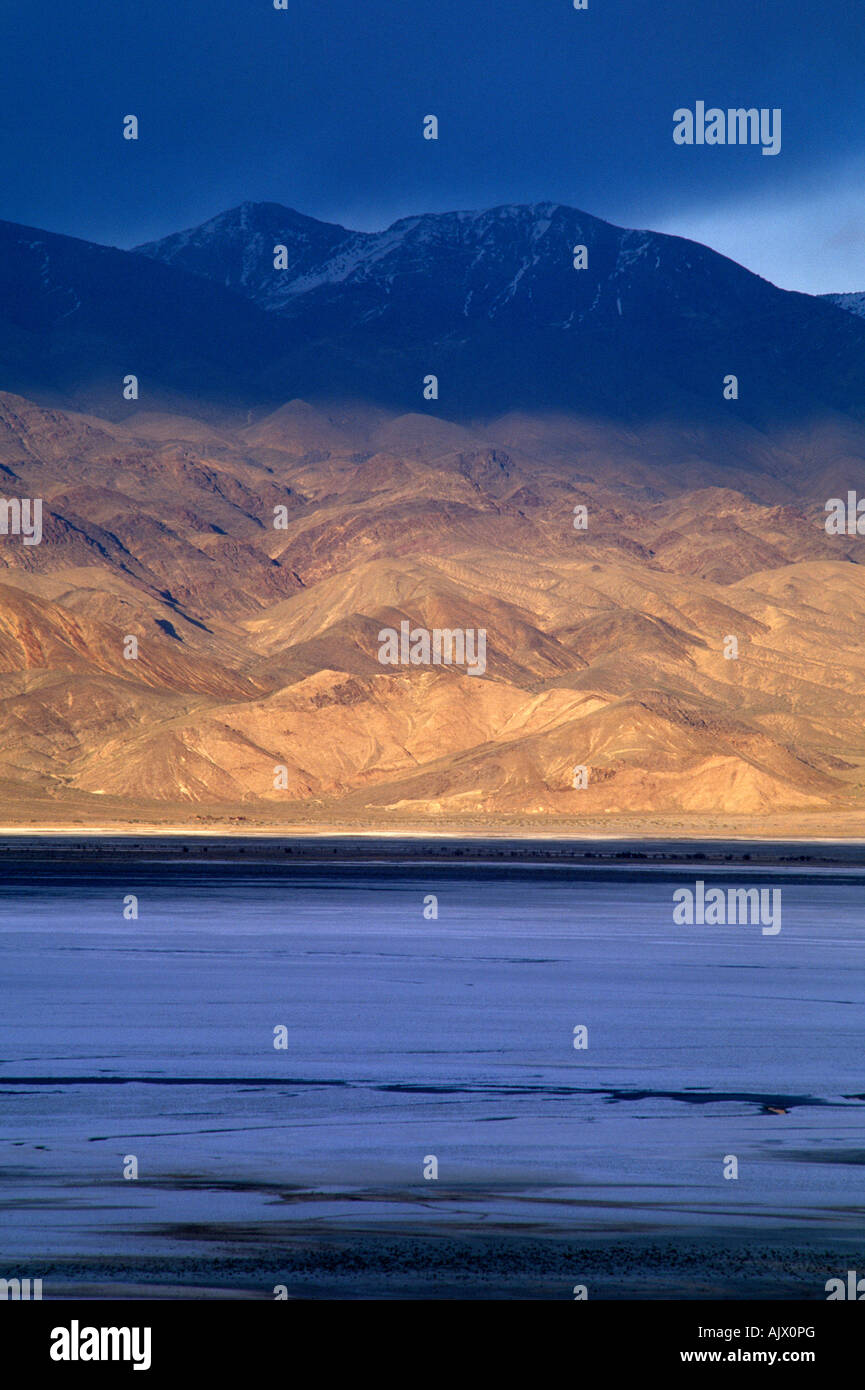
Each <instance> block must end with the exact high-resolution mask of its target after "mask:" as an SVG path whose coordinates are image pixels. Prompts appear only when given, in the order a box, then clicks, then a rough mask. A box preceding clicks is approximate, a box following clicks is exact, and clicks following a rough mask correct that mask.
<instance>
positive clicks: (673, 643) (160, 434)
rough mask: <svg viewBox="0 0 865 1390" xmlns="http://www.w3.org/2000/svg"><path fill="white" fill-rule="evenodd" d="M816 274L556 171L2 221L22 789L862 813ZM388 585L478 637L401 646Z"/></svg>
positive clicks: (849, 561)
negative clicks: (366, 202)
mask: <svg viewBox="0 0 865 1390" xmlns="http://www.w3.org/2000/svg"><path fill="white" fill-rule="evenodd" d="M578 246H583V247H585V248H586V251H585V259H586V260H587V268H586V269H580V270H577V269H575V268H574V256H575V251H574V248H575V247H578ZM275 247H282V248H284V251H283V252H280V253H279V255H280V261H281V262H284V268H283V269H278V270H277V269H275V268H274V248H275ZM831 300H832V297H822V298H821V297H812V296H807V295H801V294H792V293H789V292H786V291H783V290H779V289H777V288H775V287H774V286H772V285H770V284H768V283H767V282H766V281H764V280H761V279H759V277H757V276H754V275H752V274H750V273H749V272H748V271H747V270H745V269H743V268H742V267H741V266H738V265H736V264H734V263H733V262H731V261H729V260H726V259H725V258H724V257H721V256H718V255H717V254H716V253H714V252H712V251H710V250H709V249H708V248H706V247H702V246H699V245H697V244H695V243H692V242H687V241H684V240H681V239H679V238H675V237H669V236H661V235H658V234H655V233H647V232H633V231H626V230H622V229H619V228H616V227H613V226H612V225H610V224H609V223H606V222H602V221H600V220H599V219H597V218H593V217H590V216H589V215H587V214H585V213H581V212H577V211H575V210H573V209H569V208H563V207H560V206H558V205H554V204H541V205H535V206H531V207H505V208H495V209H491V210H489V211H486V212H478V213H452V214H436V215H429V216H422V217H413V218H407V219H403V220H402V221H400V222H397V223H395V224H394V226H393V227H391V228H389V229H388V230H387V231H384V232H378V233H358V232H352V231H349V230H346V229H345V228H343V227H339V226H334V225H330V224H326V223H322V222H319V221H317V220H315V219H313V218H307V217H304V216H302V215H301V214H299V213H296V212H292V211H290V210H288V209H285V208H281V207H279V206H278V205H275V204H244V205H242V206H241V207H240V208H237V209H234V210H232V211H230V212H227V213H224V214H222V215H221V216H219V217H217V218H214V219H212V220H211V221H210V222H207V223H205V224H204V225H203V226H201V227H199V228H196V229H193V230H192V231H188V232H182V233H178V234H177V235H175V236H171V237H167V238H165V239H163V240H162V241H159V242H156V243H150V244H148V245H146V246H142V247H138V248H136V249H135V250H134V251H120V250H116V249H113V248H105V247H99V246H95V245H93V244H90V243H87V242H81V241H76V240H74V239H72V238H68V237H63V236H59V235H57V234H54V233H48V232H42V231H38V230H34V229H29V228H23V227H19V226H15V225H14V224H10V223H0V476H2V478H3V489H4V494H5V497H6V498H7V499H8V498H15V497H22V498H23V497H30V498H33V497H40V498H42V499H43V505H44V528H43V529H44V535H43V541H42V543H41V544H40V545H37V546H25V545H23V543H22V541H21V538H20V537H16V536H14V535H5V536H0V670H2V672H3V683H2V693H0V788H2V791H3V795H4V804H5V806H6V807H7V818H8V819H9V820H11V821H17V822H18V823H22V824H24V823H26V824H31V825H32V824H36V823H43V824H44V823H58V824H112V825H136V824H139V825H143V824H148V823H169V822H172V823H182V824H186V825H189V824H195V825H198V824H200V825H205V826H206V825H213V824H219V825H225V826H229V825H234V826H245V825H246V826H249V825H256V824H273V825H280V826H282V825H287V824H291V825H314V826H322V825H328V826H365V827H368V828H374V829H380V828H381V827H382V826H383V825H385V826H394V827H404V826H406V825H437V826H439V827H442V826H444V827H448V826H471V827H473V828H486V829H489V828H496V827H499V826H513V827H518V828H521V829H525V828H526V827H527V826H534V827H556V826H559V827H561V826H567V827H575V826H576V827H583V828H592V829H599V828H601V829H603V828H609V827H621V826H623V825H626V826H627V827H629V828H632V829H637V830H642V831H646V830H650V831H651V830H656V831H658V832H659V833H660V832H661V831H662V830H663V831H665V832H670V831H672V830H673V829H675V830H676V831H677V832H687V831H688V830H690V829H691V828H692V826H693V825H695V824H698V825H699V826H700V827H702V828H703V829H704V830H705V828H706V827H707V826H708V827H709V828H710V829H718V830H719V831H723V832H724V833H730V832H731V829H732V830H735V829H736V828H737V827H741V826H746V825H747V826H748V828H749V831H750V833H754V827H755V825H756V826H757V827H758V828H759V827H762V828H763V829H765V827H767V826H772V827H778V828H780V829H783V830H784V831H785V833H786V832H789V831H790V829H791V827H793V828H796V827H799V828H804V829H803V833H861V826H862V808H863V805H865V735H863V732H862V718H861V714H862V696H863V687H865V652H863V650H862V644H861V637H860V633H861V626H862V620H863V614H865V568H863V566H862V563H861V553H860V546H861V545H862V540H861V538H859V537H858V536H848V535H842V536H834V535H828V534H827V532H826V529H825V527H824V524H823V522H824V504H825V501H826V499H828V498H829V497H832V496H841V497H846V494H847V491H848V490H850V489H858V490H859V492H860V493H865V419H863V402H865V393H863V389H862V388H863V386H865V322H863V321H862V319H861V318H860V317H859V316H858V315H857V313H856V312H850V311H849V308H850V307H851V306H846V305H842V304H838V303H834V302H831ZM130 373H133V374H135V375H136V376H137V378H138V382H139V397H138V399H129V400H127V399H125V398H124V396H123V391H122V384H123V380H124V378H125V377H126V376H127V375H128V374H130ZM431 374H432V375H435V376H436V377H437V378H438V385H439V394H438V399H427V398H426V397H425V395H424V389H423V386H424V381H425V379H426V378H428V377H429V376H430V375H431ZM730 374H733V375H735V376H736V377H737V378H738V386H739V392H738V398H737V399H725V397H724V392H723V389H722V388H723V383H724V379H725V377H727V376H729V375H730ZM575 507H585V509H586V524H585V527H584V528H581V527H578V526H577V525H575ZM277 514H279V516H280V518H281V521H280V524H279V525H278V526H276V525H274V518H275V517H276V515H277ZM403 622H408V623H409V624H411V625H420V626H424V627H427V628H430V629H432V628H437V627H438V628H445V627H446V628H464V629H483V630H484V631H485V632H486V634H487V666H486V671H485V673H484V674H483V676H482V677H479V678H478V677H471V676H468V675H466V673H465V671H464V670H460V669H459V668H458V667H439V668H429V667H423V666H406V667H388V666H383V665H382V664H381V662H380V661H379V659H378V648H379V633H380V632H381V630H382V629H385V628H391V627H393V628H397V629H398V628H399V626H400V624H401V623H403ZM130 636H135V638H136V639H137V643H138V655H137V656H136V657H133V658H130V657H129V656H128V654H127V647H128V638H129V637H130ZM731 637H733V638H735V639H736V640H735V646H736V648H737V650H736V653H735V655H732V656H731V655H730V641H729V639H730V638H731ZM578 766H579V767H584V768H586V769H587V773H588V785H587V786H586V787H581V788H578V787H577V786H575V785H574V781H575V778H574V772H575V768H577V767H578ZM277 768H278V769H280V778H279V785H278V786H277V785H276V783H275V770H276V769H277Z"/></svg>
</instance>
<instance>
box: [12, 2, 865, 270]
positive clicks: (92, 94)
mask: <svg viewBox="0 0 865 1390" xmlns="http://www.w3.org/2000/svg"><path fill="white" fill-rule="evenodd" d="M0 52H2V54H3V58H2V65H3V86H2V102H0V126H2V140H3V151H4V159H3V177H2V184H0V187H2V194H0V216H2V217H4V218H7V219H9V220H11V221H17V222H26V223H30V224H33V225H36V226H40V227H46V228H49V229H51V230H53V231H59V232H67V233H70V234H72V235H75V236H81V237H86V238H89V239H92V240H94V241H102V242H109V243H112V244H115V245H120V246H131V245H133V244H135V243H136V242H139V241H143V240H146V239H148V238H151V237H156V236H161V235H163V234H165V233H167V232H170V231H175V230H178V229H179V228H182V227H187V226H191V225H193V224H195V223H197V222H200V221H203V220H204V219H205V218H207V217H209V216H212V215H213V214H215V213H216V212H219V211H222V210H223V209H225V208H227V207H231V206H233V205H235V204H237V203H239V202H243V201H244V200H246V199H254V200H258V199H263V200H270V201H275V202H282V203H286V204H288V205H289V206H291V207H295V208H297V209H299V210H300V211H302V212H306V213H309V214H312V215H314V216H318V217H321V218H325V219H328V220H333V221H340V222H342V223H344V224H345V225H348V226H356V227H363V228H374V227H381V226H384V225H386V224H387V223H388V222H390V221H392V220H394V219H395V218H396V217H400V216H404V215H406V214H409V213H413V212H421V211H432V210H444V209H450V208H470V207H482V206H489V205H492V204H495V203H504V202H538V201H547V200H554V201H557V202H564V203H569V204H572V205H574V206H577V207H580V208H583V209H585V210H586V211H589V212H593V213H595V214H596V215H598V216H601V217H606V218H608V219H610V220H611V221H614V222H618V223H621V224H624V225H629V226H651V227H656V228H660V229H662V230H665V231H674V232H679V233H681V234H683V235H690V236H696V237H698V238H699V239H700V240H704V241H706V242H708V244H710V245H712V246H715V247H717V249H718V250H721V251H724V252H726V253H727V254H730V255H733V256H734V257H735V258H736V259H737V260H740V261H742V262H743V263H744V264H746V265H748V266H749V267H751V268H752V269H755V270H758V271H759V272H760V273H761V274H764V275H767V276H768V277H769V278H770V279H773V280H775V281H776V283H779V284H782V285H785V286H788V287H790V288H797V289H808V290H812V291H820V290H831V289H838V290H842V289H865V177H863V174H865V22H863V11H862V4H861V0H676V3H673V0H589V8H588V10H586V11H576V10H574V8H573V3H572V0H289V9H288V10H287V11H277V10H274V8H273V3H272V0H75V3H74V4H73V3H70V2H69V0H42V3H36V2H35V0H2V5H0ZM697 100H705V101H706V102H707V104H708V105H717V106H720V107H722V108H727V107H729V106H748V107H750V106H757V107H763V106H766V107H780V108H781V109H782V112H783V126H782V130H783V143H782V149H781V153H780V154H779V155H777V156H776V157H765V156H762V155H761V153H760V150H759V148H751V147H746V148H740V147H718V148H711V147H706V146H704V147H692V148H687V147H679V146H676V145H674V143H673V139H672V129H673V120H672V116H673V111H674V110H675V109H676V108H677V107H680V106H690V107H692V108H693V105H694V103H695V101H697ZM130 112H133V113H135V114H136V115H137V116H138V117H139V119H140V123H141V130H140V139H139V140H138V142H137V143H134V142H129V141H124V140H123V139H122V137H121V122H122V117H123V116H124V115H126V114H127V113H130ZM430 112H432V113H435V114H436V115H437V116H438V117H439V120H440V123H441V128H440V139H439V141H438V142H437V143H433V142H428V141H425V140H423V139H422V138H421V121H422V118H423V116H425V115H426V114H427V113H430Z"/></svg>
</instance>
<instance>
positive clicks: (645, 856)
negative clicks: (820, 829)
mask: <svg viewBox="0 0 865 1390" xmlns="http://www.w3.org/2000/svg"><path fill="white" fill-rule="evenodd" d="M151 857H158V858H159V859H160V860H176V861H177V862H185V863H189V862H198V863H202V864H205V863H207V862H208V861H212V860H219V861H221V862H222V863H233V864H238V865H239V864H245V863H250V862H254V863H280V864H283V863H285V861H286V860H287V859H288V860H291V861H292V862H296V863H308V864H322V863H324V864H341V863H352V864H363V863H381V862H382V861H383V860H384V861H385V862H387V863H388V864H390V865H393V866H397V865H406V866H407V867H410V866H412V865H421V864H427V863H429V862H430V861H434V862H435V863H441V864H443V865H455V866H458V865H466V866H468V865H472V864H485V865H489V864H496V863H498V864H502V865H518V864H526V865H534V864H550V865H560V866H562V867H569V866H573V867H575V868H578V867H585V868H595V869H597V868H605V869H616V868H619V867H634V868H639V867H640V866H645V867H651V866H662V865H665V864H669V865H673V864H675V865H691V866H694V867H696V868H700V867H706V868H718V869H723V868H729V867H736V866H738V865H747V866H750V867H758V866H766V867H777V868H791V869H804V870H807V869H808V868H821V869H822V868H839V869H846V870H856V869H862V870H863V871H865V843H863V844H857V843H851V842H850V841H845V840H841V841H835V842H829V841H820V842H814V841H804V840H786V841H784V840H762V841H761V840H710V839H706V840H690V839H687V840H675V839H671V840H637V839H632V840H614V839H610V840H606V839H604V840H600V839H590V838H589V839H560V840H557V839H520V838H518V837H515V838H513V839H505V838H501V837H491V838H489V839H484V838H481V837H470V838H466V839H460V838H459V837H453V838H451V837H448V838H436V837H433V836H400V837H396V836H394V837H391V836H382V837H378V836H366V835H363V836H360V835H358V836H353V835H345V836H332V835H322V836H282V835H268V836H263V835H255V836H248V837H247V836H238V835H225V836H204V835H199V834H197V833H194V834H190V835H188V836H184V835H94V836H76V835H53V834H52V835H46V834H38V833H34V834H32V835H14V836H13V835H6V836H0V861H2V860H29V859H34V860H35V859H38V860H45V859H49V860H57V861H60V862H63V863H66V864H74V863H77V862H91V863H92V862H94V861H106V860H107V861H114V862H120V861H125V860H133V859H134V860H139V861H140V860H141V859H148V858H151Z"/></svg>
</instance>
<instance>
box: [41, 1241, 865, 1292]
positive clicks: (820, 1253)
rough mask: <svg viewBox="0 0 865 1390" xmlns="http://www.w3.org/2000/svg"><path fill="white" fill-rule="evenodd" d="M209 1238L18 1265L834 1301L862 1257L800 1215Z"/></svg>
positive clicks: (243, 1284) (163, 1286) (323, 1283)
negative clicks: (721, 1226)
mask: <svg viewBox="0 0 865 1390" xmlns="http://www.w3.org/2000/svg"><path fill="white" fill-rule="evenodd" d="M177 1234H178V1235H179V1237H180V1238H181V1239H184V1238H185V1239H187V1240H190V1241H195V1240H196V1239H197V1238H198V1239H200V1238H201V1236H202V1235H203V1234H204V1233H203V1232H201V1231H200V1230H198V1229H195V1228H192V1229H188V1230H180V1231H178V1232H177ZM211 1239H213V1240H215V1241H216V1242H218V1244H219V1246H220V1247H221V1249H220V1251H219V1253H218V1254H217V1253H214V1254H209V1253H206V1252H202V1253H200V1254H194V1255H193V1254H190V1255H178V1256H174V1257H166V1256H163V1257H159V1256H157V1257H150V1258H148V1257H147V1256H133V1257H131V1258H129V1257H128V1258H124V1257H123V1255H122V1254H118V1255H116V1256H114V1257H112V1256H110V1255H106V1256H101V1257H98V1258H92V1257H90V1258H88V1257H86V1256H85V1257H79V1258H75V1257H69V1258H64V1259H56V1258H52V1259H47V1260H45V1261H39V1260H38V1259H33V1258H31V1259H27V1260H24V1261H19V1262H16V1265H15V1271H14V1272H15V1274H16V1276H18V1277H31V1278H42V1279H43V1281H44V1292H43V1297H44V1298H45V1299H67V1298H93V1299H118V1298H121V1299H166V1298H167V1299H172V1300H173V1299H177V1298H192V1299H229V1300H230V1299H261V1300H265V1301H271V1302H272V1301H274V1298H275V1294H274V1289H275V1288H276V1286H279V1285H281V1286H284V1287H285V1288H286V1290H287V1297H288V1298H289V1299H340V1300H345V1299H386V1300H387V1299H419V1300H429V1299H459V1300H461V1301H466V1300H468V1301H478V1300H489V1299H508V1300H513V1299H532V1300H565V1301H572V1300H573V1298H574V1286H575V1285H584V1286H585V1287H586V1290H587V1295H588V1298H589V1299H591V1300H598V1299H602V1300H611V1301H628V1300H640V1301H643V1300H651V1301H654V1300H668V1299H673V1300H677V1301H688V1302H695V1303H699V1302H702V1301H704V1300H713V1299H742V1300H748V1301H763V1300H783V1301H806V1302H823V1301H825V1300H826V1282H827V1280H829V1279H832V1278H839V1277H840V1278H845V1277H846V1272H847V1270H848V1269H858V1270H861V1269H863V1268H865V1241H863V1238H862V1237H861V1235H853V1234H851V1235H842V1234H839V1233H837V1232H826V1231H824V1232H822V1233H817V1232H814V1231H813V1230H810V1231H805V1230H802V1229H801V1228H796V1227H791V1228H788V1229H783V1230H779V1231H777V1232H771V1233H770V1232H766V1231H761V1232H759V1233H754V1232H751V1233H748V1232H746V1231H737V1232H731V1233H729V1234H720V1233H713V1232H706V1233H699V1232H694V1233H693V1234H681V1235H674V1234H672V1233H671V1234H667V1233H664V1232H662V1231H653V1232H646V1233H629V1232H627V1231H624V1230H623V1231H620V1232H617V1233H610V1234H609V1235H607V1236H602V1235H598V1236H586V1235H583V1234H580V1235H575V1236H567V1235H549V1234H546V1233H542V1232H531V1233H530V1232H526V1233H524V1234H522V1235H520V1234H516V1233H511V1232H504V1231H503V1232H489V1233H474V1232H470V1231H466V1230H462V1231H450V1232H441V1233H437V1234H434V1235H433V1234H425V1233H423V1232H414V1231H406V1230H404V1229H403V1230H400V1229H396V1230H393V1231H390V1232H376V1233H373V1232H364V1231H356V1232H342V1233H337V1232H332V1231H328V1232H324V1231H321V1232H313V1231H306V1232H303V1231H298V1232H296V1233H294V1234H293V1235H291V1236H288V1237H287V1238H286V1237H284V1238H283V1239H282V1240H279V1239H278V1238H277V1239H276V1240H274V1239H273V1236H272V1235H269V1234H268V1232H267V1231H266V1229H260V1230H259V1231H258V1232H254V1233H253V1232H251V1231H247V1232H246V1234H245V1237H240V1238H238V1237H237V1235H235V1234H233V1233H232V1232H231V1231H230V1229H228V1228H223V1229H221V1230H218V1231H216V1230H215V1231H213V1232H211ZM232 1246H234V1247H236V1248H235V1249H232ZM256 1247H257V1248H256Z"/></svg>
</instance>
